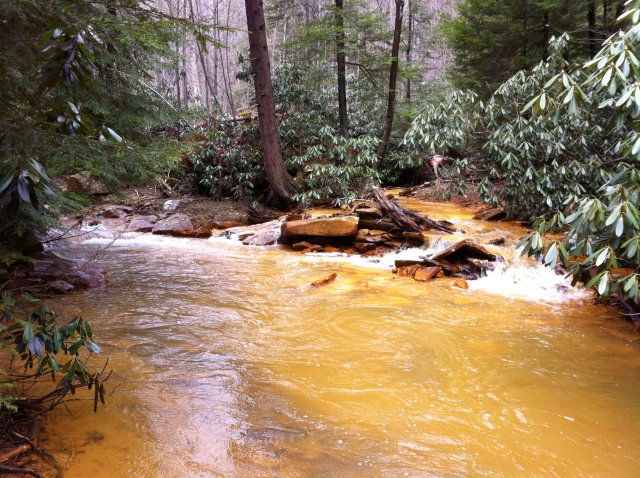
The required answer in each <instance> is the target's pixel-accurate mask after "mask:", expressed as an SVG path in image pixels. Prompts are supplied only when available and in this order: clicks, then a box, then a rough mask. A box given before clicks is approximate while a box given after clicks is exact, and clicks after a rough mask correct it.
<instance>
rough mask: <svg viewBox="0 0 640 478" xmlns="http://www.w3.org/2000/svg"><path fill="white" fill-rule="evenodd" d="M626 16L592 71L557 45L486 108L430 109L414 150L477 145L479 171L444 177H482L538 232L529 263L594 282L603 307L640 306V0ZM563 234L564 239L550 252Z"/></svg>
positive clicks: (453, 171) (483, 188)
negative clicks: (612, 300) (609, 303)
mask: <svg viewBox="0 0 640 478" xmlns="http://www.w3.org/2000/svg"><path fill="white" fill-rule="evenodd" d="M626 7H627V10H626V11H625V13H624V14H623V15H622V16H621V18H620V19H619V21H620V22H621V25H622V28H621V30H620V31H619V32H617V33H615V34H614V35H613V36H612V37H610V38H609V39H608V40H607V41H606V42H605V44H604V46H603V47H602V49H601V50H600V52H599V53H598V54H597V55H596V57H595V58H594V59H593V60H590V61H588V62H586V63H585V64H584V65H569V64H567V63H566V61H565V60H564V55H563V52H564V50H565V48H566V46H567V42H568V37H567V36H566V35H563V36H561V37H560V38H554V39H552V41H551V43H550V47H549V50H550V56H549V59H548V60H547V61H545V62H542V63H540V64H539V65H538V66H536V67H535V68H533V69H532V70H531V71H529V72H519V73H517V74H515V75H514V76H513V77H512V78H510V79H509V80H507V81H506V82H505V83H504V84H502V85H501V86H500V87H499V88H498V89H497V90H496V91H495V93H494V94H493V95H492V96H491V98H490V99H489V100H488V101H487V102H486V103H482V102H477V101H475V100H474V99H473V97H472V96H470V97H469V99H468V100H467V101H466V102H465V101H464V98H465V94H464V93H462V92H460V93H456V94H455V95H454V96H453V99H452V101H451V102H450V103H448V104H441V105H438V106H428V107H427V108H426V109H425V110H424V111H423V112H422V113H421V115H420V116H419V117H418V118H417V119H416V120H415V121H414V123H413V125H412V128H411V129H410V131H409V133H408V134H407V136H406V137H405V142H408V143H410V144H418V145H422V146H423V147H426V148H432V151H433V152H436V151H435V148H437V146H438V145H439V144H441V145H444V147H448V148H456V149H457V148H469V147H470V146H472V147H471V148H470V150H471V153H472V155H473V157H472V161H469V159H467V158H463V159H458V160H454V161H451V162H450V163H449V165H448V166H447V165H445V167H444V168H443V169H444V170H445V174H447V170H448V175H449V176H450V177H451V176H456V175H459V174H461V173H463V172H465V171H468V170H469V169H470V167H473V168H475V171H474V172H475V174H476V177H477V180H478V181H479V184H478V190H479V192H480V193H481V195H482V197H483V198H484V199H485V200H487V201H488V202H491V203H492V204H495V205H499V206H502V207H503V208H504V209H505V210H506V211H507V213H508V214H509V215H510V216H511V217H518V218H523V219H527V220H530V221H533V226H534V230H533V232H532V233H531V234H529V235H528V236H527V237H525V238H524V240H523V242H522V246H523V248H524V249H523V250H524V253H527V254H535V255H538V256H539V257H541V258H542V259H543V260H544V261H545V263H547V264H549V265H550V266H553V267H555V266H556V265H557V264H559V263H562V264H563V265H564V267H565V268H567V269H568V270H569V271H570V272H571V273H572V274H573V277H574V281H577V280H580V279H583V278H586V277H587V276H589V278H590V279H589V278H587V282H588V285H589V286H591V285H597V290H598V293H599V294H600V295H602V296H605V297H606V296H610V295H611V294H614V293H615V294H617V295H618V296H619V297H621V298H623V299H626V300H631V301H635V302H636V303H637V304H640V294H639V292H638V275H639V272H640V252H639V250H640V216H639V215H638V209H637V207H638V204H640V202H639V201H640V193H639V191H640V171H639V170H638V163H639V161H640V134H639V126H640V124H639V123H640V85H639V83H638V78H639V77H640V61H639V60H638V54H639V51H638V50H639V48H638V47H639V43H640V0H628V1H627V2H626ZM461 98H462V99H463V101H460V99H461ZM468 138H471V139H468ZM474 142H475V143H476V144H473V143H474ZM558 230H559V231H563V232H564V233H565V234H564V238H563V239H561V240H557V241H552V242H551V243H550V244H547V243H546V241H545V235H546V234H547V233H549V232H551V231H558ZM591 276H593V277H591Z"/></svg>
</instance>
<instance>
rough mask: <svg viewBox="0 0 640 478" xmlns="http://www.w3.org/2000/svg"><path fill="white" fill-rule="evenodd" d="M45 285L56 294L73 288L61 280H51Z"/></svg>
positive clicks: (64, 292)
mask: <svg viewBox="0 0 640 478" xmlns="http://www.w3.org/2000/svg"><path fill="white" fill-rule="evenodd" d="M47 287H48V288H49V290H51V291H52V292H55V293H56V294H66V293H67V292H70V291H72V290H73V289H75V287H73V285H71V284H69V283H68V282H66V281H63V280H54V281H52V282H49V283H48V284H47Z"/></svg>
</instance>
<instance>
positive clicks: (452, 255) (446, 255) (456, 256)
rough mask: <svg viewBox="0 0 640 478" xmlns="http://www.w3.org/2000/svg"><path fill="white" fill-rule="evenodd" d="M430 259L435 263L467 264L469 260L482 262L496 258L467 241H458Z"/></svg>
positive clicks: (479, 246) (478, 245)
mask: <svg viewBox="0 0 640 478" xmlns="http://www.w3.org/2000/svg"><path fill="white" fill-rule="evenodd" d="M430 259H432V260H435V261H440V260H446V261H447V262H452V263H454V264H455V263H461V262H467V261H468V260H469V259H481V260H484V261H496V260H497V259H498V256H496V255H495V254H493V253H491V252H489V251H488V250H487V249H485V248H484V247H482V246H481V245H480V244H476V243H475V242H471V241H469V240H464V241H459V242H456V243H454V244H451V245H450V246H449V247H447V248H446V249H444V250H442V251H440V252H438V253H437V254H436V255H434V256H433V257H431V258H430Z"/></svg>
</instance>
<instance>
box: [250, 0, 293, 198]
mask: <svg viewBox="0 0 640 478" xmlns="http://www.w3.org/2000/svg"><path fill="white" fill-rule="evenodd" d="M244 4H245V8H246V11H247V29H248V30H249V51H250V55H251V70H252V73H253V85H254V88H255V93H256V101H257V103H258V120H259V122H260V137H261V139H262V149H263V151H264V168H265V173H266V176H267V182H268V183H269V186H270V187H271V191H272V193H273V194H274V196H275V198H276V200H277V202H278V203H279V204H278V206H279V207H281V208H283V209H287V210H288V209H290V208H291V197H290V195H291V193H290V191H291V178H290V177H289V175H288V174H287V171H286V169H285V167H284V163H283V161H282V153H281V151H280V138H279V137H278V127H277V123H276V107H275V103H274V101H273V85H272V83H271V65H270V64H269V49H268V46H267V32H266V25H265V21H264V6H263V2H262V0H244Z"/></svg>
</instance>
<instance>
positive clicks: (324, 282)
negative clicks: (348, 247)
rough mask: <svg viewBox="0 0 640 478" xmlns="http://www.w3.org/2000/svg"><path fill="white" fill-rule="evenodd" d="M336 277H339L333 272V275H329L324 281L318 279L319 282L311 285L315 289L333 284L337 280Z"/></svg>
mask: <svg viewBox="0 0 640 478" xmlns="http://www.w3.org/2000/svg"><path fill="white" fill-rule="evenodd" d="M336 277H338V274H336V273H335V272H333V273H332V274H329V275H328V276H327V277H325V278H324V279H318V280H317V281H314V282H312V283H311V285H312V286H313V287H320V286H322V285H327V284H329V283H330V282H333V281H334V280H336Z"/></svg>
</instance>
